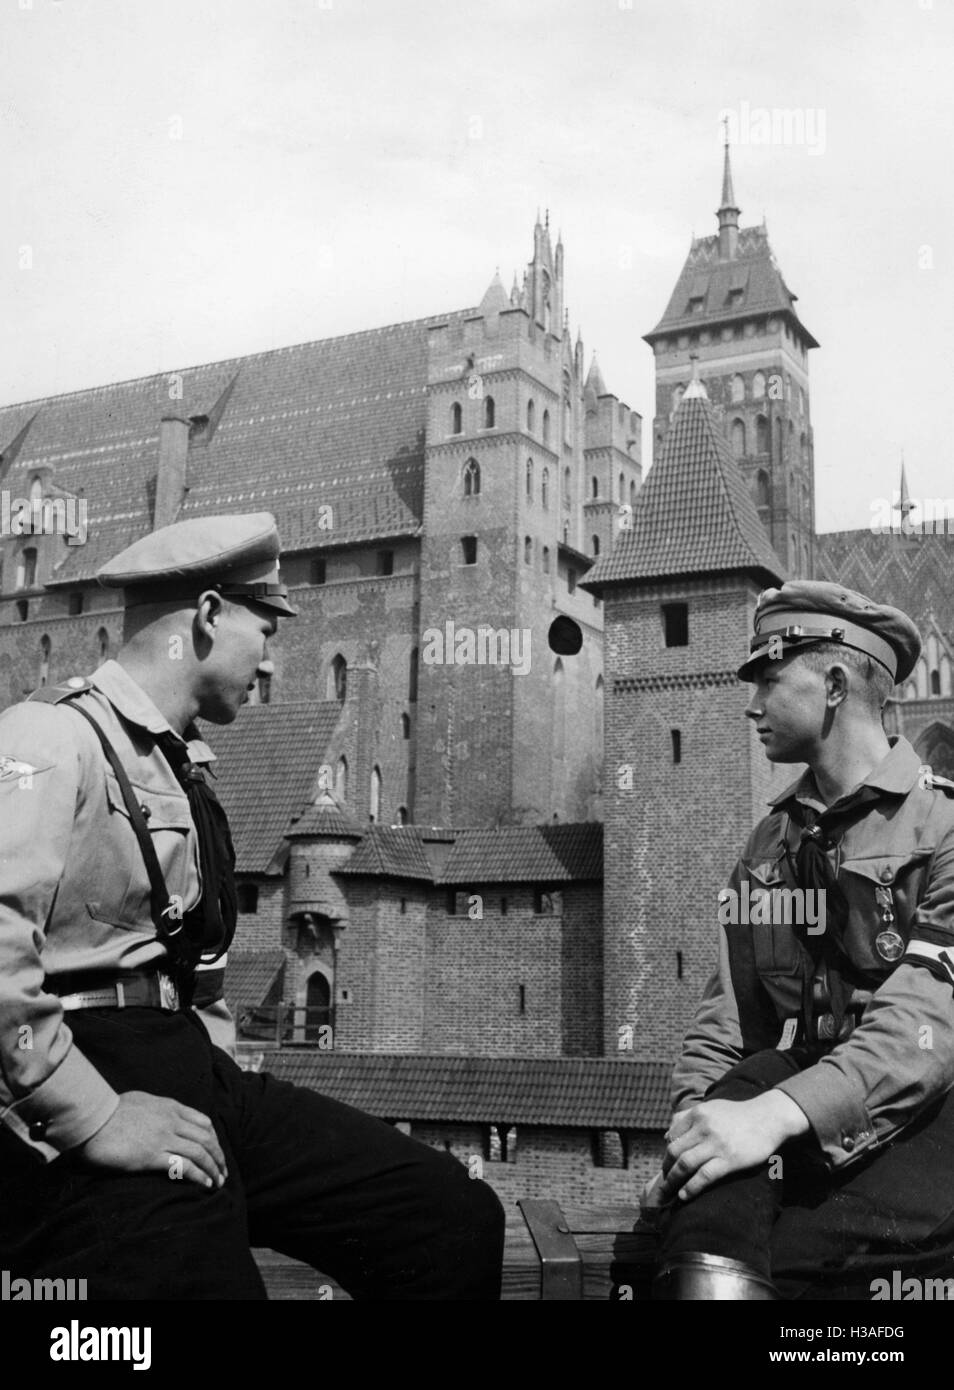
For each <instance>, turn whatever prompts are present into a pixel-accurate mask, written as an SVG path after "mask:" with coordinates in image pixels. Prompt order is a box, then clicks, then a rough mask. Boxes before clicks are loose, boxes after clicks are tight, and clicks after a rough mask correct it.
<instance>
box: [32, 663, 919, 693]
mask: <svg viewBox="0 0 954 1390" xmlns="http://www.w3.org/2000/svg"><path fill="white" fill-rule="evenodd" d="M43 683H44V682H42V681H41V682H40V684H41V685H42V684H43ZM940 693H941V673H940V671H939V670H938V669H937V667H935V668H934V670H933V671H932V672H931V694H932V695H940Z"/></svg>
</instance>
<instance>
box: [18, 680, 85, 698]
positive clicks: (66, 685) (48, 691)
mask: <svg viewBox="0 0 954 1390" xmlns="http://www.w3.org/2000/svg"><path fill="white" fill-rule="evenodd" d="M92 688H93V682H92V681H90V680H87V679H86V677H85V676H70V678H69V680H68V681H63V682H62V683H61V684H60V685H41V686H40V687H39V689H37V690H34V691H33V693H32V695H28V696H27V700H32V701H33V702H34V703H35V704H42V705H59V704H62V703H63V701H64V700H72V699H74V698H75V697H76V696H77V695H85V694H86V692H87V690H92Z"/></svg>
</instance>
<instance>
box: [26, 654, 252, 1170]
mask: <svg viewBox="0 0 954 1390" xmlns="http://www.w3.org/2000/svg"><path fill="white" fill-rule="evenodd" d="M90 679H91V681H92V684H93V689H91V690H90V691H88V692H86V693H84V694H82V695H79V696H77V697H76V698H75V700H70V701H68V702H66V703H68V704H73V703H77V704H81V705H82V706H83V707H84V708H85V709H86V710H88V711H89V713H90V714H91V715H92V716H93V718H94V719H96V720H97V721H98V722H99V724H100V726H101V728H102V729H103V731H104V733H105V734H106V737H107V738H108V739H109V741H110V742H111V743H112V745H113V747H114V748H115V749H116V752H117V754H118V755H119V759H120V761H121V762H122V764H123V767H124V768H125V770H126V772H127V774H128V776H129V780H130V782H131V783H132V786H133V789H134V791H135V793H136V796H137V797H138V798H139V800H140V802H141V804H142V806H143V807H144V809H145V811H146V815H147V824H148V827H149V831H150V834H151V835H152V840H153V844H154V846H155V849H156V854H157V856H158V859H159V864H160V867H161V868H162V871H163V876H164V878H165V881H166V887H167V888H168V891H169V894H170V897H172V896H173V895H176V894H178V895H179V897H180V898H181V906H182V909H183V910H188V908H190V907H191V906H193V905H194V903H195V902H196V901H197V899H198V897H199V892H200V878H199V861H198V840H197V836H196V833H195V829H194V827H193V824H192V818H191V815H190V813H189V803H188V799H187V797H186V794H185V792H184V790H183V789H182V787H181V786H180V784H179V782H178V781H177V780H176V777H175V775H174V773H173V771H172V769H171V767H170V766H169V764H168V762H167V761H166V759H165V758H164V757H163V755H162V753H161V752H160V751H159V750H158V748H157V747H156V745H155V742H154V741H153V739H152V738H151V737H149V735H150V734H158V733H163V732H166V731H168V730H169V727H170V726H169V723H168V721H167V720H166V719H165V718H164V716H163V715H162V714H160V712H159V711H158V710H157V709H156V707H155V705H154V704H153V703H152V701H151V700H150V699H149V697H148V696H147V695H146V693H145V692H144V691H143V690H142V689H141V687H140V686H139V685H137V684H136V682H135V681H133V680H132V679H131V677H130V676H129V675H127V673H126V672H125V670H124V669H123V667H122V666H120V665H119V664H118V663H117V662H115V661H107V662H106V663H105V665H103V666H101V667H100V668H99V670H97V671H96V672H95V674H94V675H93V676H92V677H91V678H90ZM120 716H122V718H120ZM187 746H188V749H189V756H190V757H191V759H192V760H193V761H194V762H196V763H208V762H210V761H212V759H213V754H212V753H211V751H210V749H209V748H208V747H207V746H206V745H205V744H204V743H201V742H199V741H193V742H191V743H189V744H188V745H187ZM165 957H166V950H165V947H164V946H163V945H161V943H160V942H159V941H158V939H157V937H156V930H155V927H154V925H153V921H152V915H151V907H150V891H149V879H148V876H147V874H146V867H145V863H144V861H143V857H142V851H141V849H140V847H139V842H138V840H137V839H136V835H135V833H134V831H133V828H132V823H131V821H130V819H129V815H128V813H127V811H126V807H125V803H124V801H123V797H122V793H121V791H120V788H119V784H118V782H117V780H116V777H115V775H114V774H113V771H112V769H111V768H110V766H109V764H108V763H107V761H106V759H105V757H104V755H103V750H102V748H101V746H100V744H99V741H98V739H97V738H96V735H95V733H94V732H93V730H92V729H91V728H90V727H89V725H88V724H87V723H86V721H85V719H83V718H81V716H80V715H78V714H76V713H75V711H73V710H70V709H68V708H66V707H65V705H63V704H60V705H56V704H43V703H38V702H25V703H23V704H19V705H15V706H13V707H12V708H10V709H7V710H5V711H4V712H3V713H2V714H0V1121H2V1123H3V1124H5V1125H6V1126H8V1128H9V1129H11V1130H12V1131H13V1132H14V1133H15V1134H16V1135H17V1136H18V1137H19V1138H20V1139H22V1140H23V1142H24V1143H26V1144H29V1145H30V1147H31V1148H33V1149H34V1150H36V1151H37V1152H38V1153H40V1154H41V1155H42V1156H43V1157H44V1158H46V1159H47V1160H50V1159H53V1158H56V1157H57V1155H58V1154H59V1153H60V1152H61V1151H63V1150H65V1149H70V1148H73V1147H75V1146H76V1145H78V1144H82V1143H84V1142H85V1141H86V1140H87V1139H89V1138H91V1136H92V1135H94V1134H95V1133H96V1132H97V1130H99V1129H100V1128H101V1127H102V1126H103V1125H104V1124H105V1123H106V1121H107V1120H108V1119H109V1118H110V1116H111V1115H112V1113H113V1111H114V1110H115V1108H116V1106H117V1105H118V1103H119V1098H118V1096H117V1094H116V1092H115V1091H114V1090H113V1089H112V1087H111V1086H110V1085H108V1083H107V1082H106V1081H105V1079H104V1078H103V1077H102V1075H101V1074H100V1073H99V1071H97V1069H96V1068H95V1067H94V1066H93V1065H92V1063H91V1062H89V1061H88V1060H87V1058H86V1057H84V1055H83V1053H82V1052H81V1051H80V1049H79V1048H78V1047H77V1046H76V1045H75V1044H74V1042H73V1035H72V1032H71V1031H70V1028H69V1026H68V1024H67V1022H66V1016H65V1014H64V1011H63V1008H62V1006H61V1004H60V1001H59V998H58V997H57V996H56V995H55V994H52V993H49V992H48V991H46V990H45V989H44V978H45V977H46V976H55V975H59V974H61V973H65V972H70V973H72V972H74V971H104V972H113V973H114V972H118V971H125V970H141V969H143V968H144V967H147V966H149V965H150V964H153V963H155V962H156V961H159V960H162V959H164V958H165ZM223 966H224V960H219V961H218V962H216V968H218V969H221V968H222V967H223ZM200 1013H201V1014H202V1017H203V1021H204V1022H205V1023H206V1026H207V1027H208V1030H209V1032H210V1034H211V1035H212V1037H213V1040H214V1041H216V1042H218V1043H219V1044H220V1045H223V1046H226V1047H229V1046H230V1045H231V1041H232V1034H231V1029H230V1024H231V1019H230V1017H229V1016H228V1010H227V1008H225V1006H224V1003H223V1004H221V1005H214V1006H212V1007H211V1008H210V1009H209V1010H201V1011H200ZM31 1126H33V1130H34V1135H35V1136H37V1135H41V1136H42V1137H35V1138H33V1139H31V1138H30V1128H31Z"/></svg>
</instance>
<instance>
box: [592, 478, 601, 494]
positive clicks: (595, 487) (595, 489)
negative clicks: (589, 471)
mask: <svg viewBox="0 0 954 1390" xmlns="http://www.w3.org/2000/svg"><path fill="white" fill-rule="evenodd" d="M590 486H591V488H592V491H593V496H594V497H599V495H600V480H599V478H597V476H596V474H595V473H594V474H593V477H592V478H591V479H590Z"/></svg>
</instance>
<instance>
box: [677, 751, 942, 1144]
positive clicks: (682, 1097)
mask: <svg viewBox="0 0 954 1390" xmlns="http://www.w3.org/2000/svg"><path fill="white" fill-rule="evenodd" d="M891 743H892V747H891V751H890V752H889V753H888V754H887V755H886V757H885V758H884V759H883V760H882V762H881V763H880V764H879V765H878V766H877V767H876V768H874V769H873V770H872V771H871V772H870V773H869V775H868V776H867V777H866V778H865V779H864V781H863V782H862V783H861V784H860V787H859V788H856V789H854V791H852V792H851V793H849V794H848V795H847V796H846V797H844V798H842V799H841V800H840V801H839V802H837V803H835V804H836V805H837V806H839V807H841V806H847V805H848V804H849V803H850V802H851V800H852V798H854V797H855V796H857V795H858V794H859V792H860V790H861V788H872V789H874V792H875V794H876V795H875V797H874V800H873V802H872V804H871V805H870V806H869V807H868V809H867V810H866V812H865V813H864V814H862V815H861V817H860V819H855V820H852V821H849V822H848V823H847V825H846V827H845V829H844V833H843V835H842V834H841V832H840V831H839V830H838V829H837V828H836V829H835V832H834V834H835V838H836V839H838V840H839V843H838V844H837V847H836V849H835V851H834V852H833V858H832V862H833V866H834V867H835V869H836V871H837V873H838V885H839V887H840V888H841V889H842V891H843V892H844V893H845V895H846V897H847V899H848V907H849V914H848V922H847V926H846V930H845V934H844V945H845V949H846V951H847V954H848V956H849V958H850V960H851V964H852V968H853V971H854V981H859V980H860V981H862V982H863V985H861V986H859V987H857V988H855V989H854V991H853V993H852V994H851V996H850V998H849V1001H848V1008H849V1012H850V1013H851V1014H853V1015H854V1017H855V1018H856V1019H857V1020H858V1021H857V1024H856V1026H855V1027H854V1028H853V1029H851V1031H849V1032H847V1036H845V1035H844V1034H843V1035H842V1037H841V1040H840V1041H837V1042H836V1043H833V1044H832V1046H831V1050H830V1051H829V1052H827V1053H826V1054H825V1055H824V1056H822V1057H821V1058H820V1060H819V1061H818V1062H816V1063H815V1064H814V1065H811V1066H808V1067H806V1068H805V1069H804V1070H803V1071H801V1072H799V1073H797V1074H796V1075H794V1076H793V1077H791V1079H789V1080H786V1081H784V1082H782V1083H780V1085H779V1086H778V1089H779V1090H781V1091H784V1092H785V1093H786V1094H787V1095H789V1096H791V1098H792V1099H793V1100H794V1101H795V1102H796V1103H797V1104H798V1105H799V1106H800V1107H801V1109H802V1110H803V1111H804V1112H805V1114H806V1115H807V1117H808V1119H809V1122H810V1124H811V1127H812V1129H813V1131H814V1133H815V1135H816V1137H817V1139H818V1142H819V1144H820V1146H821V1149H822V1151H823V1153H824V1155H825V1158H826V1161H827V1162H828V1164H829V1166H830V1167H832V1168H838V1167H841V1166H843V1165H845V1164H848V1163H851V1162H854V1161H856V1160H857V1159H859V1158H861V1157H862V1156H864V1155H867V1154H870V1152H871V1151H872V1150H873V1149H875V1148H876V1147H877V1146H878V1145H880V1144H884V1143H885V1142H887V1141H888V1140H890V1139H892V1138H893V1137H894V1136H895V1135H896V1134H898V1133H899V1132H900V1131H901V1130H902V1129H904V1127H905V1126H906V1125H909V1124H911V1123H912V1121H913V1120H915V1119H916V1118H917V1117H918V1115H919V1114H920V1113H921V1112H922V1111H923V1110H924V1109H925V1107H927V1106H928V1105H930V1103H931V1102H932V1101H935V1100H937V1099H938V1098H940V1097H941V1096H943V1095H944V1094H945V1093H946V1092H947V1091H948V1090H949V1089H950V1088H951V1086H952V1085H954V989H952V986H954V796H952V794H951V793H952V791H954V788H952V786H951V784H950V783H948V782H945V779H943V778H935V777H933V776H931V774H930V769H928V768H924V767H922V765H921V762H920V759H919V758H918V756H917V754H916V753H915V751H914V749H913V748H912V747H911V745H910V743H908V742H907V740H905V739H903V738H898V739H892V740H891ZM867 794H868V793H865V795H867ZM795 799H797V800H799V801H801V802H803V803H805V804H807V805H809V806H811V807H813V808H814V809H815V810H816V811H822V810H825V809H826V808H825V805H824V803H823V802H822V801H820V800H819V799H818V791H817V788H816V787H815V783H814V779H813V777H812V776H811V773H810V772H806V773H805V774H804V775H803V776H802V777H801V778H800V779H799V781H798V782H797V783H795V784H794V785H793V786H790V787H789V788H788V789H787V790H786V791H784V792H783V793H782V794H781V795H780V796H779V797H777V798H775V799H774V800H773V801H772V802H771V803H770V804H771V805H772V807H773V810H772V812H771V814H770V815H768V816H766V818H765V819H764V820H763V821H761V822H760V824H759V825H758V826H757V827H756V828H755V830H754V831H753V833H752V835H751V837H750V839H749V842H748V844H747V845H746V848H745V850H744V852H743V855H742V858H741V859H740V860H739V862H738V864H737V865H736V868H735V870H734V872H733V874H732V878H731V880H730V886H731V888H732V889H733V891H734V892H736V893H740V894H741V893H743V892H744V891H746V890H745V884H746V882H748V884H749V885H751V887H753V888H760V889H768V890H769V891H771V889H772V888H773V887H786V886H790V885H791V884H793V883H794V878H793V876H792V873H791V867H790V859H789V854H791V855H794V852H795V849H796V848H797V845H798V841H799V834H800V831H799V829H798V827H797V826H795V825H794V824H793V823H792V821H791V818H790V817H789V814H788V810H787V807H789V806H790V805H791V802H792V801H793V800H795ZM839 837H840V838H839ZM786 851H788V853H786ZM740 931H746V932H750V933H751V936H750V937H749V938H748V941H747V943H746V948H745V951H744V952H741V953H740V951H739V950H738V943H736V942H732V943H730V939H729V935H728V934H729V933H731V932H740ZM892 932H893V933H896V936H895V939H894V940H893V941H892V940H891V937H890V936H884V935H882V933H892ZM879 937H880V939H881V948H882V949H881V950H880V951H879V949H878V940H879ZM897 937H900V938H901V941H900V942H899V941H898V940H897ZM802 949H803V948H802V947H801V946H800V943H799V942H798V940H797V938H796V936H795V933H794V932H793V930H792V927H791V926H790V925H785V924H784V923H782V924H780V923H778V922H777V921H776V922H772V923H771V924H769V923H766V924H760V925H750V926H748V927H744V926H738V925H734V924H733V925H727V926H724V927H720V945H719V966H718V968H717V970H716V973H715V975H714V976H713V978H712V980H711V981H710V983H709V986H708V988H707V990H706V993H705V995H704V997H703V1001H702V1004H701V1005H700V1008H699V1010H698V1012H697V1014H696V1016H695V1019H694V1020H693V1023H692V1026H691V1028H690V1030H689V1033H688V1035H687V1037H686V1040H685V1043H684V1045H683V1052H682V1056H681V1057H680V1059H679V1062H678V1063H677V1065H676V1069H675V1073H674V1078H673V1100H674V1104H675V1107H676V1109H682V1108H684V1107H685V1106H687V1105H692V1104H695V1103H697V1102H698V1101H699V1100H701V1099H702V1097H703V1095H704V1093H705V1092H706V1090H707V1089H708V1088H709V1087H710V1086H711V1085H712V1084H713V1083H714V1082H715V1081H717V1080H719V1078H720V1077H721V1076H723V1075H724V1074H725V1072H726V1071H728V1070H729V1068H730V1067H732V1066H734V1065H735V1063H736V1062H738V1061H740V1060H741V1058H742V1057H743V1055H745V1049H744V1048H743V1043H742V1037H743V1033H744V1032H750V1031H751V1028H750V1025H751V1020H752V1019H753V1018H754V1017H755V1015H756V1013H758V1014H759V1015H760V1017H761V1019H762V1020H763V1022H762V1023H761V1024H760V1025H759V1026H760V1027H766V1026H768V1025H766V1024H765V1022H764V1020H765V1019H766V1018H768V1022H769V1024H771V1021H772V1018H773V1017H774V1020H775V1025H776V1027H777V1034H776V1037H775V1038H773V1039H772V1040H771V1041H765V1042H763V1043H762V1045H763V1046H768V1047H773V1046H782V1047H784V1046H786V1045H789V1044H788V1043H787V1042H786V1022H787V1021H789V1020H793V1019H794V1018H795V1017H797V1016H798V1014H799V1006H798V999H799V994H800V989H801V970H802V959H803V957H802ZM885 949H888V950H889V954H891V955H893V956H894V958H893V959H885V958H884V956H883V954H882V951H883V950H885ZM732 960H734V963H735V968H734V971H733V968H732V964H731V962H732ZM740 960H741V961H742V962H743V966H742V968H740V964H739V962H740ZM926 967H929V968H926ZM932 970H933V971H935V972H937V973H936V974H932V973H931V971H932ZM819 1007H821V1008H824V1007H825V1000H824V999H823V998H822V999H821V1000H820V1003H819ZM773 1011H774V1013H773ZM742 1023H745V1024H746V1027H745V1028H743V1027H742V1026H741V1024H742ZM749 1050H750V1051H751V1050H752V1049H751V1048H750V1049H749Z"/></svg>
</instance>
